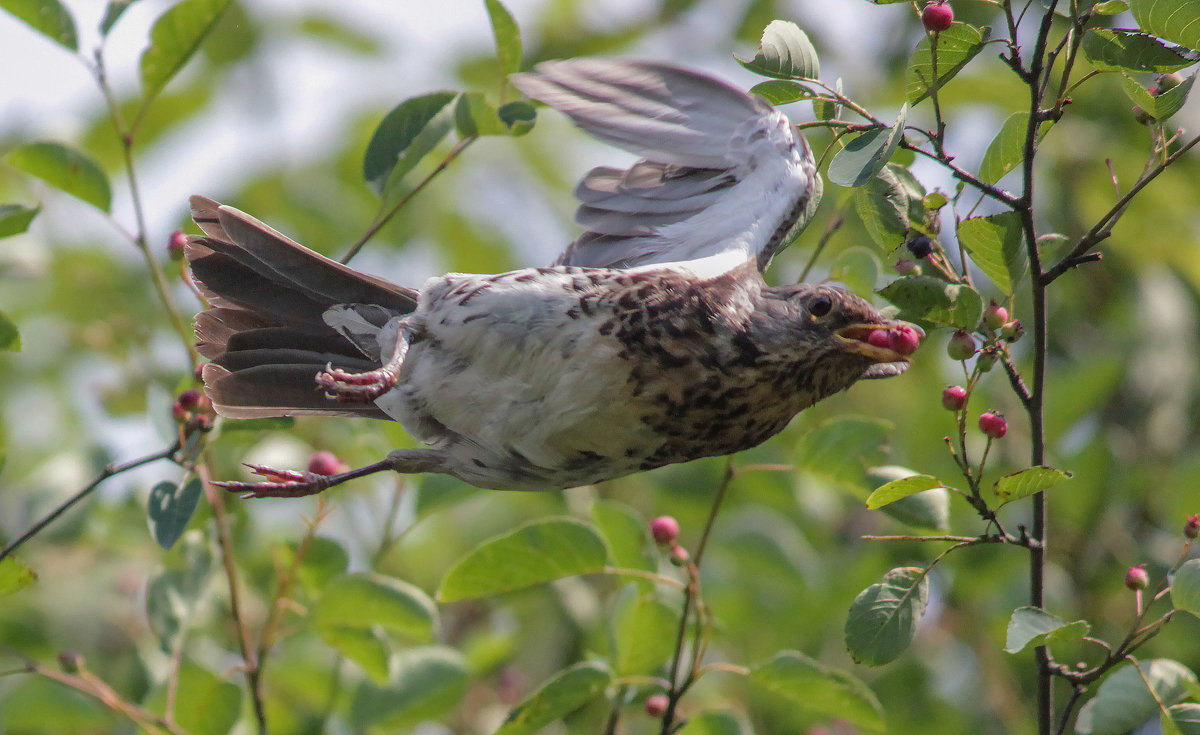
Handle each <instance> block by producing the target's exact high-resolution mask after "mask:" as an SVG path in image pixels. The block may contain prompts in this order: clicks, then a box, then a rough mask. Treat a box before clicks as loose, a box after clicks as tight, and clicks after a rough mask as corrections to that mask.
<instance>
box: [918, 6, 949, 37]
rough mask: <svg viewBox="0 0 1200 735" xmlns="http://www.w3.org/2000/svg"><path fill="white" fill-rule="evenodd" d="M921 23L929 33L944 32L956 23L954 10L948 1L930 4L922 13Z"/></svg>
mask: <svg viewBox="0 0 1200 735" xmlns="http://www.w3.org/2000/svg"><path fill="white" fill-rule="evenodd" d="M921 22H922V23H924V24H925V30H927V31H933V32H934V33H937V32H938V31H944V30H946V29H947V28H949V27H950V24H951V23H953V22H954V10H953V9H951V7H950V3H948V2H946V0H938V1H937V2H932V3H929V4H928V5H926V6H925V9H924V10H922V11H921Z"/></svg>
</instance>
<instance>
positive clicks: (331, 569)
mask: <svg viewBox="0 0 1200 735" xmlns="http://www.w3.org/2000/svg"><path fill="white" fill-rule="evenodd" d="M295 554H296V545H295V544H289V545H288V546H287V547H286V550H285V552H284V556H283V559H282V562H283V564H288V565H290V564H291V563H292V560H293V559H294V558H295ZM349 566H350V555H349V554H348V553H347V552H346V549H345V547H343V546H342V545H341V544H339V543H338V542H337V541H334V540H333V539H331V538H326V537H324V536H314V537H313V538H312V539H310V540H309V542H308V546H307V548H306V549H305V552H304V558H303V559H301V560H300V566H299V568H297V570H296V575H297V576H298V577H299V578H300V582H301V583H302V584H303V585H304V586H305V588H307V589H308V590H310V591H312V592H314V593H320V591H321V590H322V589H324V587H325V585H327V584H328V583H329V581H330V580H332V579H333V578H334V577H337V576H338V575H340V574H343V573H345V571H346V568H347V567H349Z"/></svg>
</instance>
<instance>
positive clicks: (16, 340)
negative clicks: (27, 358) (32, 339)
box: [0, 311, 21, 352]
mask: <svg viewBox="0 0 1200 735" xmlns="http://www.w3.org/2000/svg"><path fill="white" fill-rule="evenodd" d="M0 350H7V351H9V352H20V351H21V333H20V332H19V331H17V325H16V324H13V322H12V320H11V319H9V318H8V317H6V316H5V315H4V312H2V311H0Z"/></svg>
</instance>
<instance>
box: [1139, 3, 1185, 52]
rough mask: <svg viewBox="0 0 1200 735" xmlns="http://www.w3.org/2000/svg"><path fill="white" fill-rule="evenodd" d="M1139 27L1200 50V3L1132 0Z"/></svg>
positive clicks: (1173, 41)
mask: <svg viewBox="0 0 1200 735" xmlns="http://www.w3.org/2000/svg"><path fill="white" fill-rule="evenodd" d="M1129 9H1130V10H1132V11H1133V18H1134V20H1136V21H1137V24H1138V27H1139V28H1141V29H1142V30H1143V31H1146V32H1147V33H1153V34H1154V35H1156V36H1158V37H1160V38H1165V39H1167V40H1168V41H1171V42H1172V43H1178V44H1180V45H1181V46H1186V47H1187V48H1189V49H1200V3H1197V2H1196V0H1130V3H1129Z"/></svg>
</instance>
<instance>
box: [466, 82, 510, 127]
mask: <svg viewBox="0 0 1200 735" xmlns="http://www.w3.org/2000/svg"><path fill="white" fill-rule="evenodd" d="M454 127H455V129H456V130H457V131H458V135H459V137H460V138H469V137H472V136H476V135H508V134H509V127H508V125H506V124H505V123H504V121H503V120H501V119H500V112H499V111H498V110H497V109H496V108H495V107H493V106H492V104H491V103H490V102H488V101H487V98H486V97H484V95H483V92H465V93H463V94H460V95H459V96H458V102H457V103H456V104H455V105H454Z"/></svg>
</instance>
